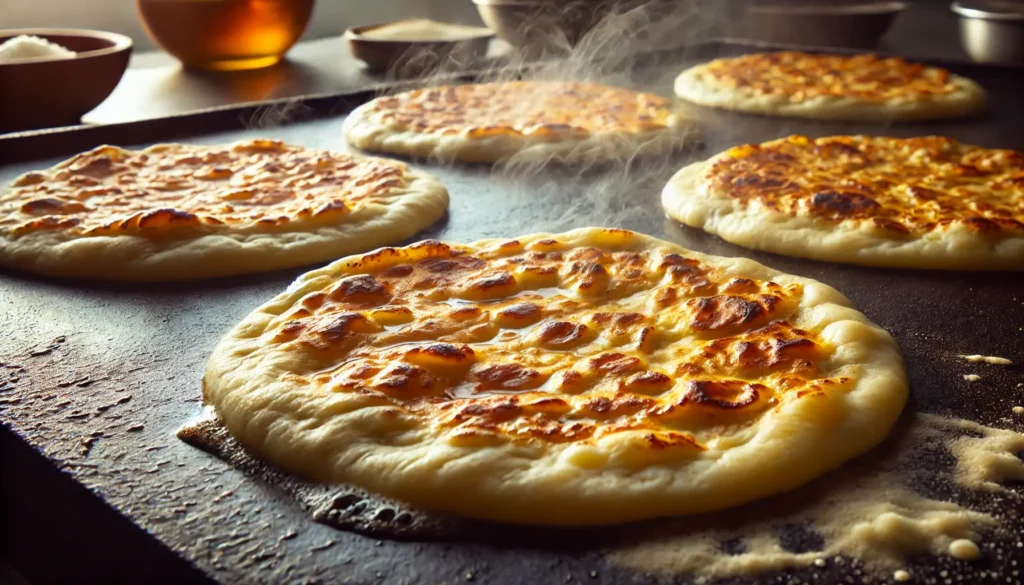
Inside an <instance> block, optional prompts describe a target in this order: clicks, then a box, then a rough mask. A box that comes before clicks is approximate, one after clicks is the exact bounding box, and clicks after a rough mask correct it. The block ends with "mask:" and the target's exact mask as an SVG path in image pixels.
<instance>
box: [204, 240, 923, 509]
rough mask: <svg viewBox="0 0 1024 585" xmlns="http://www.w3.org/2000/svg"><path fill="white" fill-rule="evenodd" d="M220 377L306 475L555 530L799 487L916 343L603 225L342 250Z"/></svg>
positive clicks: (243, 410)
mask: <svg viewBox="0 0 1024 585" xmlns="http://www.w3.org/2000/svg"><path fill="white" fill-rule="evenodd" d="M204 387H205V391H204V397H205V400H206V402H207V403H208V404H210V405H212V406H213V407H214V408H215V409H216V411H217V412H218V413H219V415H220V416H221V418H222V419H223V421H224V423H225V425H226V426H227V428H228V429H229V430H230V432H231V433H232V434H233V435H234V436H235V437H236V438H237V439H238V440H239V441H240V442H241V443H242V444H243V445H244V446H245V447H247V448H248V449H251V450H253V451H254V452H255V453H257V454H259V455H261V456H262V457H264V458H265V459H266V460H268V461H270V462H272V463H274V464H276V465H279V466H281V467H282V468H284V469H286V470H289V471H291V472H293V473H296V474H299V475H301V476H304V477H307V478H312V479H315V480H320V481H326V482H343V483H350V484H355V485H357V486H360V487H362V488H365V489H367V490H370V491H373V492H377V493H379V494H383V495H386V496H389V497H393V498H396V499H399V500H404V501H406V502H409V503H411V504H413V505H414V506H418V507H421V508H425V509H429V510H435V511H445V512H452V513H456V514H462V515H466V516H471V517H477V518H485V519H490V520H499V521H506V522H516V523H530V524H553V525H587V524H607V523H615V522H625V521H631V520H640V519H643V518H651V517H656V516H667V515H677V514H694V513H700V512H707V511H710V510H716V509H720V508H726V507H729V506H735V505H738V504H741V503H744V502H749V501H751V500H755V499H757V498H761V497H765V496H767V495H770V494H774V493H777V492H780V491H783V490H787V489H790V488H793V487H796V486H798V485H801V484H803V483H805V482H807V481H809V480H811V479H813V478H815V477H817V476H819V475H821V474H822V473H825V472H826V471H828V470H829V469H832V468H834V467H836V466H838V465H840V464H841V463H842V462H843V461H845V460H847V459H849V458H851V457H854V456H856V455H858V454H860V453H862V452H864V451H866V450H867V449H869V448H870V447H872V446H874V445H875V444H877V443H878V442H880V441H881V440H882V439H883V438H884V437H885V436H886V434H887V433H888V432H889V430H890V428H891V427H892V425H893V424H894V423H895V421H896V419H897V418H898V416H899V414H900V411H901V409H902V408H903V406H904V403H905V402H906V399H907V380H906V375H905V372H904V369H903V364H902V360H901V357H900V353H899V350H898V348H897V346H896V344H895V342H894V341H893V339H892V338H891V337H890V336H889V334H887V333H886V332H885V331H883V330H882V329H880V328H879V327H878V326H876V325H874V324H872V323H871V322H870V321H869V320H868V319H867V318H866V317H865V316H864V315H862V314H861V313H859V312H857V311H856V310H855V309H853V308H852V307H851V305H850V302H849V301H848V300H846V299H845V298H844V297H843V296H842V295H841V294H839V293H838V292H836V291H835V290H834V289H832V288H830V287H828V286H825V285H823V284H821V283H818V282H815V281H813V280H809V279H806V278H801V277H797V276H791V275H787V274H782V273H779V272H776V271H774V270H771V269H769V268H766V267H765V266H762V265H760V264H757V263H755V262H752V261H750V260H745V259H742V258H719V257H714V256H707V255H704V254H698V253H696V252H691V251H689V250H685V249H683V248H680V247H679V246H676V245H674V244H670V243H668V242H663V241H660V240H656V239H654V238H650V237H647V236H643V235H640V234H636V233H632V232H628V231H624V230H606V229H596V228H589V229H580V230H575V231H572V232H568V233H564V234H535V235H531V236H525V237H521V238H516V239H509V240H484V241H480V242H476V243H473V244H466V245H461V244H445V243H441V242H436V241H427V242H421V243H418V244H415V245H412V246H409V247H406V248H384V249H381V250H377V251H375V252H372V253H370V254H366V255H361V256H352V257H349V258H345V259H342V260H339V261H337V262H335V263H333V264H331V265H330V266H327V267H326V268H324V269H321V270H316V271H313V272H310V273H308V274H306V275H304V276H302V277H300V278H299V279H298V280H297V281H296V282H295V283H294V284H293V285H292V286H291V287H289V288H288V290H287V291H285V292H283V293H281V294H280V295H278V296H277V297H275V298H274V299H272V300H271V301H269V302H268V303H266V304H265V305H263V306H262V307H260V308H258V309H256V310H255V311H254V312H253V313H252V314H250V315H249V316H248V317H246V318H245V319H244V320H243V321H242V322H241V323H240V324H239V325H238V326H236V327H235V328H234V329H233V330H232V331H231V332H230V333H228V335H227V336H226V337H225V338H224V339H223V340H222V341H221V342H220V344H219V345H218V346H217V347H216V349H215V350H214V352H213V355H212V356H211V358H210V361H209V364H208V366H207V370H206V376H205V379H204Z"/></svg>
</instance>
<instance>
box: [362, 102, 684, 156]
mask: <svg viewBox="0 0 1024 585" xmlns="http://www.w3.org/2000/svg"><path fill="white" fill-rule="evenodd" d="M376 101H377V100H373V101H370V102H367V103H365V104H363V105H361V106H359V107H358V108H356V109H355V110H352V112H351V113H350V114H349V115H348V117H347V118H346V119H345V122H344V123H343V125H342V133H343V134H344V136H345V139H346V140H347V141H348V143H349V144H351V145H352V146H354V147H356V148H358V149H360V150H364V151H367V152H377V153H389V154H397V155H402V156H408V157H413V158H420V159H435V160H439V161H444V162H469V163H496V162H500V161H503V160H506V159H509V158H511V157H515V159H516V160H517V161H524V162H534V161H536V162H544V161H548V160H557V161H560V162H563V163H567V164H596V163H599V162H603V161H607V160H615V159H620V158H628V157H632V156H634V155H638V156H656V155H660V154H665V153H668V152H671V151H673V150H678V149H681V148H685V147H686V146H689V145H691V144H693V143H695V142H696V141H697V140H698V139H699V133H698V130H697V126H696V124H695V123H694V122H693V121H692V120H690V119H689V118H687V117H685V116H684V115H683V114H682V113H679V112H677V113H673V114H671V115H670V116H669V119H668V125H667V126H666V127H665V128H664V129H660V130H651V131H648V132H643V133H639V134H638V133H611V132H609V133H602V134H595V135H591V136H589V137H587V138H582V139H571V140H559V141H544V140H539V139H536V138H530V137H526V136H508V135H501V136H487V137H483V138H473V137H470V136H466V135H465V134H451V135H443V134H434V133H429V132H416V131H413V130H401V129H394V128H392V127H391V125H389V124H387V123H384V122H381V121H379V120H377V119H376V116H374V113H375V110H374V106H375V104H376Z"/></svg>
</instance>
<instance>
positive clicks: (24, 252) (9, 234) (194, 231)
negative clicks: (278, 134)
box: [0, 140, 448, 281]
mask: <svg viewBox="0 0 1024 585" xmlns="http://www.w3.org/2000/svg"><path fill="white" fill-rule="evenodd" d="M447 206H448V192H447V191H446V190H445V188H444V187H443V186H441V184H440V183H438V182H437V180H435V179H434V178H433V177H431V176H429V175H427V174H425V173H422V172H419V171H416V170H413V169H410V168H409V167H408V166H406V165H405V164H403V163H400V162H396V161H390V160H385V159H377V158H366V157H356V156H352V155H348V154H342V153H338V152H330V151H326V150H317V149H310V148H303V147H299V146H289V145H286V144H284V143H281V142H278V141H273V140H249V141H245V142H239V143H236V144H234V145H230V146H191V145H183V144H158V145H156V146H151V147H149V148H146V149H144V150H139V151H131V150H125V149H123V148H119V147H116V146H100V147H98V148H95V149H93V150H91V151H89V152H85V153H82V154H79V155H77V156H75V157H73V158H71V159H69V160H66V161H64V162H62V163H60V164H58V165H56V166H54V167H52V168H50V169H47V170H44V171H40V172H30V173H26V174H24V175H22V176H21V177H19V178H18V179H16V180H15V181H14V182H13V183H12V184H11V185H10V186H9V187H8V188H6V189H5V190H4V191H2V192H0V266H6V267H10V268H17V269H21V270H26V271H30V272H36V273H40V274H45V275H52V276H63V277H76V278H89V279H102V280H130V281H132V280H133V281H160V280H183V279H192V278H205V277H213V276H228V275H232V274H241V273H246V272H257V271H264V270H273V269H278V268H286V267H292V266H301V265H304V264H310V263H313V262H319V261H323V260H328V259H335V258H337V257H339V256H343V255H345V254H351V253H355V252H362V251H366V250H372V249H373V248H376V247H378V246H381V245H385V244H392V243H397V242H400V241H402V240H403V239H405V238H408V237H410V236H412V235H413V234H415V233H416V232H417V231H419V230H421V229H423V228H425V227H427V226H428V225H430V224H431V223H433V222H434V221H435V220H437V219H438V218H439V217H440V216H441V215H443V214H444V211H445V209H446V208H447Z"/></svg>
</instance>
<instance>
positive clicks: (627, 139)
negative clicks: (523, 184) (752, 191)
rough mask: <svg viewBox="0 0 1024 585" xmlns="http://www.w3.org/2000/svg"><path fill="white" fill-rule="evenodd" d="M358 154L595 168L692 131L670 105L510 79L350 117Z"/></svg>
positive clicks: (396, 98)
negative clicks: (555, 163) (585, 164)
mask: <svg viewBox="0 0 1024 585" xmlns="http://www.w3.org/2000/svg"><path fill="white" fill-rule="evenodd" d="M344 133H345V137H346V138H347V139H348V141H349V143H350V144H352V145H353V146H356V147H357V148H361V149H363V150H367V151H371V152H383V153H391V154H399V155H405V156H412V157H418V158H436V159H441V160H454V161H464V162H496V161H500V160H504V159H507V158H509V157H512V156H515V157H516V158H517V160H527V161H547V160H549V159H558V160H560V161H563V162H600V161H604V160H607V159H616V158H623V157H626V158H628V157H632V156H634V155H636V154H659V153H664V152H667V151H670V150H672V149H675V148H679V147H681V146H684V145H686V144H689V143H691V142H692V141H693V140H694V139H695V138H696V131H695V129H694V126H693V124H692V122H691V121H690V120H688V119H687V118H686V117H684V116H683V115H682V114H681V113H679V112H678V111H677V110H676V109H675V107H674V106H673V104H672V101H671V100H669V99H667V98H663V97H661V96H656V95H653V94H649V93H639V92H635V91H631V90H628V89H622V88H617V87H611V86H607V85H601V84H597V83H584V82H563V81H508V82H496V83H479V84H470V85H459V86H441V87H430V88H423V89H416V90H412V91H408V92H405V93H400V94H397V95H392V96H385V97H380V98H377V99H375V100H373V101H371V102H369V103H366V104H364V105H362V106H360V107H358V108H356V109H355V110H354V111H353V112H352V113H351V114H350V115H349V116H348V118H347V119H346V121H345V125H344Z"/></svg>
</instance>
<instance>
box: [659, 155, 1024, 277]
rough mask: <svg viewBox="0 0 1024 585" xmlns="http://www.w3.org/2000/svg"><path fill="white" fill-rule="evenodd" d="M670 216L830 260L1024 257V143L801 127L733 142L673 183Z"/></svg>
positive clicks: (1003, 263)
mask: <svg viewBox="0 0 1024 585" xmlns="http://www.w3.org/2000/svg"><path fill="white" fill-rule="evenodd" d="M662 203H663V204H664V207H665V210H666V212H667V213H668V215H669V216H671V217H673V218H675V219H677V220H679V221H681V222H683V223H685V224H687V225H690V226H693V227H697V228H701V229H704V230H706V231H708V232H711V233H713V234H717V235H719V236H721V237H722V238H724V239H725V240H728V241H730V242H733V243H736V244H739V245H742V246H747V247H748V248H755V249H759V250H766V251H769V252H776V253H779V254H786V255H789V256H799V257H804V258H814V259H817V260H826V261H831V262H849V263H854V264H867V265H873V266H896V267H906V268H933V269H957V270H1022V269H1024V154H1022V153H1020V152H1016V151H1012V150H999V149H987V148H981V147H978V146H971V145H968V144H963V143H960V142H957V141H955V140H953V139H951V138H944V137H940V136H924V137H917V138H891V137H869V136H829V137H825V138H817V139H811V138H807V137H805V136H790V137H788V138H783V139H779V140H773V141H770V142H766V143H764V144H760V145H754V144H748V145H743V146H737V147H735V148H731V149H729V150H727V151H725V152H724V153H722V154H719V155H718V156H715V157H713V158H711V159H710V160H708V161H704V162H699V163H695V164H693V165H690V166H688V167H686V168H684V169H682V170H681V171H679V172H678V173H677V174H676V175H675V176H674V177H673V178H672V179H671V180H670V181H669V183H668V185H667V186H666V187H665V190H664V191H663V193H662Z"/></svg>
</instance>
